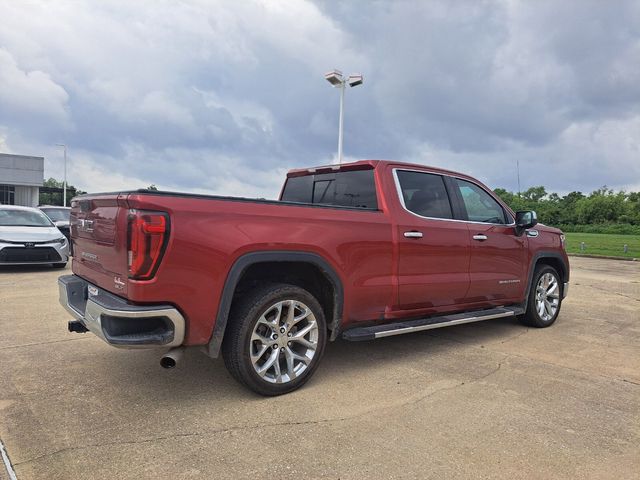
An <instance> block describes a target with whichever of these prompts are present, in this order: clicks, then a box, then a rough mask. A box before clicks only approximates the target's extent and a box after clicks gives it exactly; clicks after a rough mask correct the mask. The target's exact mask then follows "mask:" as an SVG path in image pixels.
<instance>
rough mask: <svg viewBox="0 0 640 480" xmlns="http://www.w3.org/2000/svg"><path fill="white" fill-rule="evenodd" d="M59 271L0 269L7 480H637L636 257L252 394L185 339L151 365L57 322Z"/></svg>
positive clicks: (594, 266)
mask: <svg viewBox="0 0 640 480" xmlns="http://www.w3.org/2000/svg"><path fill="white" fill-rule="evenodd" d="M68 271H69V269H67V271H65V272H62V271H60V270H55V271H54V270H49V269H10V270H7V269H4V270H1V271H0V368H1V371H2V374H1V375H0V438H1V439H2V441H3V443H4V445H5V446H6V448H7V450H8V453H9V455H10V458H11V461H12V463H13V465H14V468H15V470H16V472H17V476H18V479H19V480H24V479H76V478H96V479H103V478H104V479H107V478H109V479H111V478H119V479H126V478H136V479H140V478H171V479H179V478H218V479H220V478H222V479H224V478H247V477H252V478H270V479H280V478H292V479H293V478H335V479H338V478H340V479H361V478H433V479H443V478H504V479H518V478H527V479H531V478H540V479H550V478H570V479H579V478H594V479H596V478H602V479H609V478H620V479H623V478H624V479H628V478H640V476H639V473H638V472H640V348H639V347H640V342H639V340H640V264H639V263H636V262H622V261H613V260H597V259H589V258H572V279H571V291H570V296H569V297H568V298H567V300H566V302H565V303H564V304H563V308H562V312H561V314H560V318H559V320H558V321H557V322H556V324H555V325H554V326H553V327H551V328H548V329H543V330H538V329H528V328H526V327H523V326H521V325H519V324H518V323H516V322H514V321H507V320H495V321H489V322H484V323H478V324H469V325H461V326H458V327H450V328H447V329H441V330H432V331H428V332H423V333H418V334H413V335H403V336H398V337H390V338H386V339H381V340H376V341H373V342H368V343H347V342H337V343H334V344H330V345H329V346H328V349H327V352H326V355H325V357H324V359H323V363H322V365H321V366H320V368H319V369H318V371H317V373H316V374H315V376H314V378H313V379H312V380H311V381H310V382H309V383H308V384H307V386H305V387H304V388H303V389H301V390H299V391H297V392H294V393H292V394H289V395H285V396H282V397H277V398H268V399H266V398H262V397H257V396H255V395H254V394H252V393H250V392H249V391H247V390H245V389H243V388H242V387H240V386H239V385H238V384H236V383H235V382H234V381H233V380H232V379H231V377H230V376H229V375H228V374H227V372H226V370H225V369H224V365H223V362H222V361H221V360H214V361H212V360H210V359H208V358H207V357H205V356H204V355H202V354H201V353H199V352H198V351H188V352H187V354H186V355H185V359H184V361H183V362H182V363H181V364H180V365H179V366H178V367H177V368H175V369H174V370H172V371H166V370H163V369H161V368H160V367H159V365H158V360H159V354H158V352H154V351H122V350H116V349H114V348H111V347H108V346H107V345H105V344H103V343H102V342H101V341H100V340H98V339H97V338H95V337H94V336H93V335H90V334H85V335H78V334H70V333H67V332H66V321H67V320H68V316H67V313H66V312H65V311H64V310H63V309H62V307H60V306H59V305H58V301H57V287H56V278H57V277H58V275H61V274H63V273H68ZM0 472H1V473H0V478H4V477H3V475H5V476H6V473H4V471H2V468H1V467H0Z"/></svg>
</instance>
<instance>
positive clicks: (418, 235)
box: [404, 230, 422, 238]
mask: <svg viewBox="0 0 640 480" xmlns="http://www.w3.org/2000/svg"><path fill="white" fill-rule="evenodd" d="M404 236H405V237H406V238H422V232H417V231H415V230H412V231H410V232H404Z"/></svg>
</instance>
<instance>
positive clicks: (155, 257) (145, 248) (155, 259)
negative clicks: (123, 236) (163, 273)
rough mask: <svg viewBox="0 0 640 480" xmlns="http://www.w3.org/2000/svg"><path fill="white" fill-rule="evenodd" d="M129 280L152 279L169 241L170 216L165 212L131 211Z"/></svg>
mask: <svg viewBox="0 0 640 480" xmlns="http://www.w3.org/2000/svg"><path fill="white" fill-rule="evenodd" d="M128 221H129V225H128V230H127V233H128V238H127V250H128V252H127V253H128V265H129V278H132V279H135V280H148V279H150V278H152V277H153V276H154V275H155V273H156V270H157V269H158V266H159V265H160V260H161V259H162V255H163V253H164V250H165V247H166V245H167V241H168V239H169V215H168V214H166V213H164V212H149V211H145V210H129V217H128Z"/></svg>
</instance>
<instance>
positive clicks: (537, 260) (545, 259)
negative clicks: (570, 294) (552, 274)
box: [524, 252, 569, 310]
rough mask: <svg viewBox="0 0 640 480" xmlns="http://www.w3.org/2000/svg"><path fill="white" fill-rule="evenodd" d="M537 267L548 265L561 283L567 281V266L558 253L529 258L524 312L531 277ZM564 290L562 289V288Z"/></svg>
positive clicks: (525, 305)
mask: <svg viewBox="0 0 640 480" xmlns="http://www.w3.org/2000/svg"><path fill="white" fill-rule="evenodd" d="M539 265H549V266H551V267H553V268H555V270H556V271H557V272H558V274H559V275H560V280H561V283H566V282H568V281H569V264H568V263H567V261H566V260H565V259H564V257H563V256H562V255H561V254H560V253H558V252H538V253H536V254H535V255H534V256H533V257H532V258H531V263H530V267H529V278H528V281H527V291H526V295H525V298H524V308H525V310H526V308H527V304H528V303H529V293H530V292H531V287H532V284H533V275H534V273H535V271H536V268H537V267H538V266H539ZM563 288H564V287H563Z"/></svg>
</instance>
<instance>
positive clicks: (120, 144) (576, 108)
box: [0, 0, 640, 198]
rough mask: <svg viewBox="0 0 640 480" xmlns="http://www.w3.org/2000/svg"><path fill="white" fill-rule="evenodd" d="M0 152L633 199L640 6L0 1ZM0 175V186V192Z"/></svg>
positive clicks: (263, 189) (99, 172)
mask: <svg viewBox="0 0 640 480" xmlns="http://www.w3.org/2000/svg"><path fill="white" fill-rule="evenodd" d="M0 19H2V20H1V22H2V27H1V28H0V151H2V152H10V153H20V154H28V155H43V156H45V158H46V162H45V164H46V167H45V175H46V176H47V177H48V176H54V177H57V178H61V176H62V173H61V172H62V150H61V149H60V148H56V147H55V144H56V143H66V144H67V145H68V146H69V159H70V169H69V181H70V182H71V183H73V184H75V185H77V186H78V187H80V188H83V189H84V190H88V191H105V190H117V189H125V188H139V187H146V186H148V185H149V184H152V183H154V184H156V185H158V186H159V187H161V188H163V189H169V190H183V191H196V192H207V193H216V194H229V195H243V196H266V197H269V198H273V197H275V196H276V195H277V194H278V191H279V188H280V185H281V183H282V179H283V176H284V172H286V170H287V169H289V168H295V167H302V166H312V165H317V164H326V163H330V162H333V161H335V158H336V153H335V150H336V144H337V117H338V91H337V90H334V89H332V88H331V87H330V85H329V84H328V83H327V82H326V81H325V80H324V78H323V74H324V72H326V71H328V70H331V69H333V68H340V69H342V70H343V71H344V72H345V73H347V74H349V73H353V72H361V73H363V74H364V75H365V83H364V85H363V86H360V87H357V88H355V89H349V90H348V91H347V92H346V100H345V104H346V110H345V111H346V114H345V147H344V149H345V156H346V157H347V158H349V159H362V158H384V159H397V160H402V161H411V162H416V163H423V164H428V165H436V166H444V167H447V168H451V169H454V170H461V171H464V172H467V173H470V174H472V175H474V176H476V177H478V178H480V179H482V180H483V181H485V182H486V183H487V184H489V185H490V186H491V187H498V186H500V187H505V188H507V189H511V190H516V189H517V179H516V161H519V163H520V172H521V173H520V175H521V181H522V187H523V189H524V188H527V187H529V186H532V185H541V184H542V185H545V186H547V188H548V189H549V190H551V191H559V192H568V191H572V190H581V191H583V192H589V191H591V190H594V189H596V188H598V187H600V186H602V185H605V184H606V185H608V186H610V187H614V188H627V189H635V190H640V2H638V1H628V2H625V1H615V2H604V1H599V0H594V1H588V0H579V1H569V0H563V1H561V2H558V1H555V0H554V1H535V2H532V1H527V2H524V1H522V2H519V1H509V0H505V1H476V0H470V1H468V2H463V1H458V2H451V1H448V0H443V1H426V0H425V1H415V2H412V1H394V2H391V1H380V2H373V1H365V0H362V1H356V0H352V1H331V0H325V1H316V2H312V1H305V0H300V1H293V0H290V1H285V0H255V1H253V0H243V1H232V0H201V1H200V0H192V1H183V2H177V1H170V0H165V1H162V0H147V1H142V0H137V1H135V2H131V1H128V0H123V1H108V2H95V1H80V0H78V1H62V0H59V1H55V2H54V1H37V0H30V1H28V2H26V1H13V0H0ZM0 180H1V179H0Z"/></svg>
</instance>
